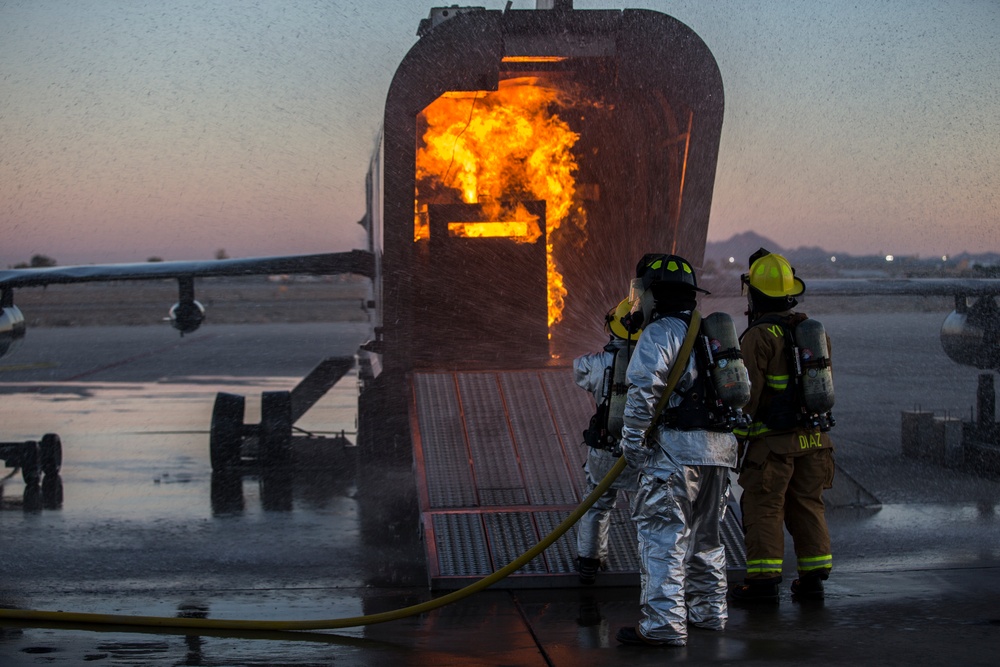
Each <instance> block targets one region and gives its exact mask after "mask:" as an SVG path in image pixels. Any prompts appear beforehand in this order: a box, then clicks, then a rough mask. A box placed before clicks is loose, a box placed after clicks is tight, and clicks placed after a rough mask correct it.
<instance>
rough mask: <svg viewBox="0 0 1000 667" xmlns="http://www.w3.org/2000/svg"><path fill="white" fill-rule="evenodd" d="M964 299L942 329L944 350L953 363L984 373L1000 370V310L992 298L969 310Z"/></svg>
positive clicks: (984, 297) (982, 299) (982, 298)
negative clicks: (983, 370)
mask: <svg viewBox="0 0 1000 667" xmlns="http://www.w3.org/2000/svg"><path fill="white" fill-rule="evenodd" d="M963 300H964V297H963V298H960V302H959V307H958V308H956V309H955V310H954V311H952V313H951V314H950V315H948V317H947V318H945V321H944V324H942V325H941V347H943V348H944V351H945V353H946V354H947V355H948V356H949V357H950V358H951V359H952V361H954V362H956V363H959V364H963V365H965V366H975V367H976V368H981V369H1000V309H998V308H997V304H996V301H995V300H994V298H993V297H992V296H983V297H979V299H977V300H976V302H975V303H974V304H972V305H971V306H966V305H965V304H964V303H962V301H963Z"/></svg>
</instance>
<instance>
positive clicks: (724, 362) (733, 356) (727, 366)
mask: <svg viewBox="0 0 1000 667" xmlns="http://www.w3.org/2000/svg"><path fill="white" fill-rule="evenodd" d="M701 335H703V336H705V337H706V338H707V339H708V350H709V352H710V357H711V359H710V362H709V369H708V374H709V376H710V377H711V378H712V386H713V387H714V388H715V394H716V396H717V397H718V398H719V400H720V401H722V403H723V404H724V405H725V406H726V407H729V408H732V409H734V410H738V409H740V408H742V407H743V406H745V405H746V404H747V403H749V402H750V376H749V375H748V374H747V367H746V364H744V363H743V355H742V354H740V340H739V337H738V336H737V335H736V325H735V324H734V323H733V318H732V317H730V316H729V315H728V314H727V313H712V314H711V315H709V316H708V317H705V318H704V319H702V321H701Z"/></svg>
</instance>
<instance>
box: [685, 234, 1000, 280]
mask: <svg viewBox="0 0 1000 667" xmlns="http://www.w3.org/2000/svg"><path fill="white" fill-rule="evenodd" d="M760 248H766V249H768V250H770V251H771V252H776V253H778V254H780V255H783V256H784V257H785V258H786V259H788V261H789V262H791V263H792V265H793V266H795V267H798V268H804V267H814V268H815V267H822V268H823V270H824V271H825V270H830V269H832V268H833V267H832V264H831V262H830V258H831V257H833V256H835V257H836V258H837V262H836V266H837V268H838V270H839V269H847V268H857V267H859V266H864V267H877V268H879V269H885V268H887V267H886V265H885V258H884V257H883V256H881V255H851V254H849V253H846V252H835V251H830V250H828V249H826V248H820V247H818V246H802V247H799V248H783V247H782V246H780V245H778V244H777V243H775V242H774V241H772V240H771V239H769V238H767V237H766V236H761V235H760V234H758V233H756V232H742V233H740V234H736V235H735V236H733V237H731V238H729V239H726V240H725V241H709V242H708V243H706V244H705V263H706V265H707V264H708V263H709V262H713V263H715V265H716V266H718V267H720V268H722V267H726V266H730V264H729V258H730V257H732V258H734V260H735V261H734V262H733V264H732V265H731V266H732V268H734V269H741V270H742V269H746V262H747V260H748V259H749V258H750V255H752V254H753V253H755V252H757V250H759V249H760ZM918 265H919V266H922V267H924V268H931V269H935V270H940V269H946V270H947V269H949V268H952V269H953V268H955V267H960V266H966V267H968V266H981V267H983V266H985V267H996V266H1000V254H998V253H995V252H987V253H979V254H972V253H969V252H962V253H960V254H957V255H951V256H949V257H948V259H947V260H946V261H942V260H941V258H939V257H919V256H916V255H914V256H897V258H896V261H895V262H894V267H893V268H894V269H896V270H913V269H915V268H916V267H917V266H918Z"/></svg>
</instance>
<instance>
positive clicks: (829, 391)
mask: <svg viewBox="0 0 1000 667" xmlns="http://www.w3.org/2000/svg"><path fill="white" fill-rule="evenodd" d="M795 345H796V347H797V348H798V355H799V365H800V368H801V373H802V375H801V382H802V385H801V386H802V400H803V402H804V403H805V406H806V410H808V411H809V412H810V413H812V414H825V413H827V412H829V411H830V410H831V409H832V408H833V372H832V371H831V369H830V352H829V350H828V348H827V346H826V329H824V328H823V324H822V323H820V322H818V321H816V320H814V319H812V318H809V319H805V320H803V321H802V322H800V323H799V324H798V326H796V327H795Z"/></svg>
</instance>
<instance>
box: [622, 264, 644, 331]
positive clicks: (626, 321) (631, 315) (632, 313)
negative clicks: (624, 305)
mask: <svg viewBox="0 0 1000 667" xmlns="http://www.w3.org/2000/svg"><path fill="white" fill-rule="evenodd" d="M644 293H645V290H644V289H643V288H642V279H641V278H633V279H632V282H631V283H629V289H628V302H629V306H630V307H629V311H628V314H627V315H626V316H625V317H623V318H622V325H623V326H624V327H625V328H626V329H627V330H628V332H629V333H635V332H637V331H639V330H640V329H642V325H643V324H644V321H645V319H646V318H645V317H644V315H643V311H642V304H641V301H642V295H643V294H644Z"/></svg>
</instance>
